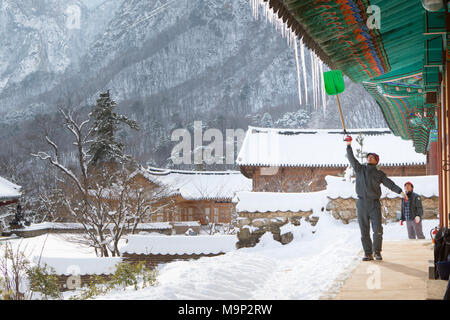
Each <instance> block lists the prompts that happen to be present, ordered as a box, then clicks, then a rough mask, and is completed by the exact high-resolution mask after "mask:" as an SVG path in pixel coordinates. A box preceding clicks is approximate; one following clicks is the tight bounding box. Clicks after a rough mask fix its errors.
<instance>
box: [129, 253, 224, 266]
mask: <svg viewBox="0 0 450 320" xmlns="http://www.w3.org/2000/svg"><path fill="white" fill-rule="evenodd" d="M222 254H224V253H215V254H212V253H210V254H173V255H172V254H135V253H126V252H124V253H122V258H123V261H124V262H128V263H139V262H144V263H145V266H146V267H147V268H155V267H156V266H157V265H158V264H160V263H168V262H173V261H180V260H190V259H199V258H202V257H215V256H220V255H222Z"/></svg>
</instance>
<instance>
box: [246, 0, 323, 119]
mask: <svg viewBox="0 0 450 320" xmlns="http://www.w3.org/2000/svg"><path fill="white" fill-rule="evenodd" d="M250 3H251V5H252V9H253V17H254V18H255V19H259V7H262V9H263V16H264V17H265V19H266V22H269V23H271V24H272V25H273V26H274V27H275V29H276V30H277V31H279V32H280V33H281V35H282V36H283V38H286V39H287V43H288V45H289V46H290V47H292V46H294V55H295V63H296V66H297V86H298V101H299V103H300V105H302V104H303V103H305V104H308V101H310V100H311V97H309V93H308V81H307V77H306V64H305V44H304V42H303V37H302V38H301V39H300V41H298V40H297V36H296V35H295V33H294V31H292V29H291V28H288V26H287V24H286V23H284V22H283V20H282V19H280V18H279V17H278V14H277V13H275V12H273V9H272V8H269V2H268V1H264V0H250ZM298 42H300V45H299V44H298ZM299 47H300V50H299ZM299 51H300V55H299ZM299 56H300V59H299ZM309 56H310V66H311V71H312V72H311V78H312V101H311V103H312V105H313V106H314V109H316V110H317V109H318V108H320V107H322V111H323V113H324V114H325V111H326V107H327V103H326V94H325V86H324V80H323V70H324V63H323V61H322V60H321V59H320V58H319V57H318V56H317V55H316V54H315V53H314V52H313V51H309ZM300 60H301V63H300ZM302 77H303V90H302ZM303 100H304V102H303Z"/></svg>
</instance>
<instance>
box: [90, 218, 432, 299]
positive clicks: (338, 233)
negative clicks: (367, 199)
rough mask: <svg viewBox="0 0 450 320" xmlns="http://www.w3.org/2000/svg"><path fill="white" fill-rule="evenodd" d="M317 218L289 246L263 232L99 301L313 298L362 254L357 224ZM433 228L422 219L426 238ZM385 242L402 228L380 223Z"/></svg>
mask: <svg viewBox="0 0 450 320" xmlns="http://www.w3.org/2000/svg"><path fill="white" fill-rule="evenodd" d="M319 216H320V220H319V223H318V224H317V226H316V227H315V228H313V227H311V226H309V225H307V224H304V225H302V226H300V227H295V228H294V233H295V234H294V241H293V242H291V243H290V244H288V245H284V246H283V245H281V244H280V243H278V242H276V241H274V240H273V239H272V236H271V235H270V234H266V235H264V236H263V237H262V238H261V242H260V243H259V244H258V245H257V246H256V247H255V248H245V249H240V250H234V251H232V252H229V253H227V254H224V255H222V256H217V257H212V258H201V259H198V260H192V261H180V262H172V263H169V264H165V265H162V266H160V267H159V275H158V284H157V285H156V286H153V287H148V288H145V289H141V290H138V291H135V290H133V289H129V290H126V291H116V292H113V293H111V294H108V295H107V296H101V297H98V299H318V298H319V297H320V296H321V295H323V294H324V293H325V292H326V291H327V290H328V289H330V288H331V287H333V286H334V285H335V280H336V279H338V278H339V279H342V277H344V278H345V276H346V275H349V274H350V273H351V272H352V270H353V269H354V268H355V267H356V266H357V264H358V263H359V260H360V258H361V256H362V252H361V244H360V234H359V228H358V225H357V223H356V222H352V223H349V224H348V225H343V224H342V223H341V222H340V221H337V220H335V219H334V218H332V217H330V215H329V214H328V213H321V214H320V215H319ZM437 224H438V221H437V220H426V221H424V226H423V229H424V233H425V235H426V236H427V238H429V230H430V229H431V228H433V227H435V226H436V225H437ZM313 229H315V230H316V231H315V233H314V234H313V233H312V232H311V231H312V230H313ZM384 239H385V240H404V239H407V232H406V227H405V226H400V225H399V223H389V224H387V225H385V226H384Z"/></svg>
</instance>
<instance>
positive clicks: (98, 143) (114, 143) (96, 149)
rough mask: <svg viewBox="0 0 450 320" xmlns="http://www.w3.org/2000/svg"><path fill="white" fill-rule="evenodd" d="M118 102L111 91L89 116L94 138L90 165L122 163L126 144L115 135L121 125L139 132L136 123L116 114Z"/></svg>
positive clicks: (102, 97) (98, 100) (99, 101)
mask: <svg viewBox="0 0 450 320" xmlns="http://www.w3.org/2000/svg"><path fill="white" fill-rule="evenodd" d="M115 107H116V102H115V101H114V100H112V99H111V97H110V95H109V90H108V91H107V92H105V93H101V94H100V97H99V98H98V99H97V104H96V105H95V107H94V108H93V109H92V112H91V113H90V114H89V116H90V118H91V119H93V121H94V122H93V124H92V133H91V135H92V138H93V141H92V143H91V144H90V147H89V151H88V154H89V155H90V156H91V160H90V163H89V164H90V165H91V166H94V167H95V166H98V165H99V164H101V163H107V162H120V161H121V160H124V159H125V158H126V156H124V154H123V149H124V144H123V143H122V142H121V141H119V140H117V139H116V137H115V134H116V132H117V130H118V129H119V126H120V125H123V124H126V125H127V126H129V127H130V128H131V129H135V130H138V129H139V125H138V123H137V122H136V121H134V120H130V119H128V118H127V117H126V116H124V115H121V114H117V113H115V112H114V108H115Z"/></svg>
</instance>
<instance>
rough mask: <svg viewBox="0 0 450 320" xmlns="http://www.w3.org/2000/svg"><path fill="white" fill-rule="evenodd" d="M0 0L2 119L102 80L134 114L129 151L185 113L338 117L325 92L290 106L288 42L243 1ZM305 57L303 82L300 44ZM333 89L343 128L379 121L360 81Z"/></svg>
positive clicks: (223, 118) (49, 106) (78, 97)
mask: <svg viewBox="0 0 450 320" xmlns="http://www.w3.org/2000/svg"><path fill="white" fill-rule="evenodd" d="M0 4H1V5H0V28H1V31H2V32H1V35H0V116H1V117H0V119H1V120H3V121H2V122H3V123H8V124H11V123H15V122H21V121H23V120H25V119H32V118H33V117H34V116H35V115H38V114H41V115H42V114H45V113H53V112H54V110H55V109H54V108H55V106H56V105H61V104H63V105H69V106H75V105H92V104H93V103H95V100H96V98H97V97H98V94H99V93H100V92H103V91H105V90H107V89H110V90H111V96H112V98H113V99H115V100H116V101H117V102H118V105H119V107H120V108H121V112H123V113H125V114H127V115H129V116H131V117H132V118H134V119H136V120H139V122H140V123H141V128H142V129H141V131H140V132H139V137H138V136H137V135H134V136H132V138H133V139H134V140H135V141H134V142H135V144H136V146H135V147H134V148H135V151H134V153H137V154H139V155H142V154H143V153H150V154H151V153H153V152H155V151H158V150H161V148H166V149H167V144H168V139H170V132H171V130H173V129H174V128H177V127H178V128H179V127H189V126H191V125H192V123H193V121H194V120H202V121H204V123H205V125H206V126H208V127H215V128H219V129H224V128H243V129H246V127H247V125H248V124H252V125H259V126H261V125H263V124H262V123H253V122H252V121H250V120H249V119H260V118H261V115H263V114H264V113H269V114H270V116H271V118H272V119H273V122H274V123H278V124H283V123H289V126H292V127H295V126H296V124H295V121H296V120H295V119H296V118H295V117H296V116H295V112H297V111H298V110H299V109H303V110H305V113H307V114H309V117H308V122H307V123H304V119H303V118H302V119H303V120H302V123H299V124H298V126H300V125H301V126H304V127H316V128H333V127H334V128H337V127H339V126H340V121H339V116H338V112H337V107H336V102H335V99H334V97H331V98H329V99H328V102H327V106H328V107H327V110H325V111H323V110H322V109H314V108H313V107H312V106H311V104H309V105H301V106H300V105H299V102H298V92H297V73H296V62H295V56H294V48H293V47H289V46H288V45H287V41H286V39H283V38H282V36H281V35H280V34H279V32H278V31H276V30H275V28H274V27H273V26H272V25H270V24H269V23H266V22H265V21H264V19H262V18H260V19H259V20H255V19H254V18H253V16H252V8H251V5H250V3H249V1H247V0H177V1H175V0H39V1H37V0H23V1H20V2H19V1H15V0H0ZM305 60H306V65H307V69H308V70H307V74H308V82H309V83H311V82H312V79H311V75H310V73H311V68H310V66H309V61H310V59H309V54H308V53H307V55H306V59H305ZM311 87H312V85H309V87H308V90H309V93H310V95H312V91H311V90H312V89H311ZM302 90H304V88H303V89H302ZM341 96H342V97H341V101H342V103H343V108H344V113H345V115H344V116H345V118H346V122H347V123H346V124H347V126H348V127H349V128H351V127H386V124H385V122H384V119H383V116H382V115H381V112H380V111H379V107H378V106H377V105H376V103H375V101H374V100H373V99H372V98H371V97H370V96H369V95H368V94H367V93H366V92H365V91H364V90H363V88H362V87H361V86H360V85H356V84H352V83H350V82H349V83H348V88H347V90H346V92H345V93H343V94H342V95H341ZM311 100H312V99H310V101H311ZM287 113H288V114H287ZM255 115H256V117H255ZM292 117H293V119H294V120H293V121H291V120H290V118H292ZM281 119H284V120H281ZM286 119H287V120H286ZM138 139H140V141H137V140H138ZM136 141H137V142H136ZM169 142H170V141H169ZM166 151H167V150H166ZM166 151H165V152H162V153H163V158H164V157H165V156H166V155H167V152H166ZM148 157H149V155H148V154H147V155H145V156H144V158H148Z"/></svg>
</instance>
